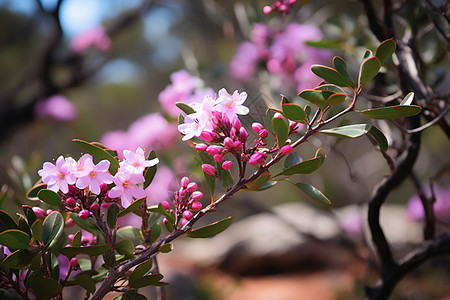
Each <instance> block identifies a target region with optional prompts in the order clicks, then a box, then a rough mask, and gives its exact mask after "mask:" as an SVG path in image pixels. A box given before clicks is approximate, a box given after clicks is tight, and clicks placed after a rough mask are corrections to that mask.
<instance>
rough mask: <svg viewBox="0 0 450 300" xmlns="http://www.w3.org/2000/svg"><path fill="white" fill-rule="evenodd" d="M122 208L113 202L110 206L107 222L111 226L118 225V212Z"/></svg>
mask: <svg viewBox="0 0 450 300" xmlns="http://www.w3.org/2000/svg"><path fill="white" fill-rule="evenodd" d="M119 211H120V209H119V206H117V204H115V203H113V204H111V206H110V207H108V211H107V213H106V223H107V224H108V226H109V228H111V229H112V228H114V227H116V222H117V218H118V217H117V214H118V213H119Z"/></svg>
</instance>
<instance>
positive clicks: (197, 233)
mask: <svg viewBox="0 0 450 300" xmlns="http://www.w3.org/2000/svg"><path fill="white" fill-rule="evenodd" d="M231 223H233V217H228V218H226V219H223V220H220V221H217V222H214V223H212V224H210V225H207V226H204V227H201V228H199V229H196V230H191V231H189V232H188V233H187V236H188V237H191V238H209V237H212V236H215V235H217V234H219V233H221V232H222V231H224V230H225V229H227V228H228V227H229V226H230V225H231Z"/></svg>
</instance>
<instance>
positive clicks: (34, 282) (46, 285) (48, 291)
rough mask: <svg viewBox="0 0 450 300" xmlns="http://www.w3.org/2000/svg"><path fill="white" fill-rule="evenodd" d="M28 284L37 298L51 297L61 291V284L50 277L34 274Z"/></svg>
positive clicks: (44, 299)
mask: <svg viewBox="0 0 450 300" xmlns="http://www.w3.org/2000/svg"><path fill="white" fill-rule="evenodd" d="M30 284H31V288H32V289H33V291H34V292H35V293H36V294H37V295H38V298H39V299H43V300H46V299H50V298H53V297H55V296H57V295H58V294H59V293H61V291H62V286H61V285H60V284H59V283H58V281H56V280H54V279H52V278H44V277H41V276H35V277H33V278H32V279H31V282H30Z"/></svg>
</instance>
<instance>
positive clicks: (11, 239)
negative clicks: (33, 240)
mask: <svg viewBox="0 0 450 300" xmlns="http://www.w3.org/2000/svg"><path fill="white" fill-rule="evenodd" d="M0 244H1V245H3V246H6V247H8V248H9V249H27V248H28V245H29V244H30V236H29V235H28V234H26V233H25V232H23V231H21V230H18V229H9V230H5V231H3V232H2V233H0Z"/></svg>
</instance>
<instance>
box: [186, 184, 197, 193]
mask: <svg viewBox="0 0 450 300" xmlns="http://www.w3.org/2000/svg"><path fill="white" fill-rule="evenodd" d="M186 189H187V190H188V192H189V193H191V194H192V193H193V192H195V191H196V190H197V183H195V182H191V183H189V184H188V186H187V188H186Z"/></svg>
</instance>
